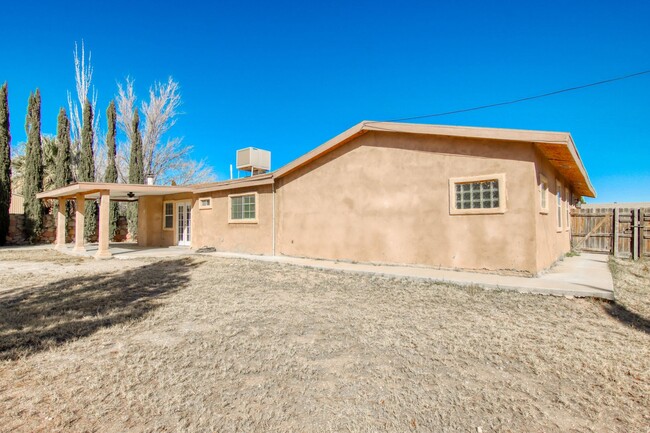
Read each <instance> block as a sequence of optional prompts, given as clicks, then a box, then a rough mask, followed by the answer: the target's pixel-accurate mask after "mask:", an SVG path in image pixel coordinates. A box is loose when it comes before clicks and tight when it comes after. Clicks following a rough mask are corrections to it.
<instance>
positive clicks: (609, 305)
mask: <svg viewBox="0 0 650 433" xmlns="http://www.w3.org/2000/svg"><path fill="white" fill-rule="evenodd" d="M603 309H604V310H605V312H607V314H609V315H610V316H612V317H613V318H614V319H616V320H618V321H619V322H621V323H623V324H624V325H627V326H630V327H632V328H634V329H637V330H639V331H641V332H645V333H646V334H650V320H648V319H646V318H645V317H643V316H641V315H639V314H637V313H635V312H634V311H631V310H629V309H628V308H627V307H626V306H625V305H622V304H619V303H618V302H616V301H613V302H605V303H603Z"/></svg>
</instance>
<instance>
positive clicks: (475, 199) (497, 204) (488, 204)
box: [449, 173, 506, 215]
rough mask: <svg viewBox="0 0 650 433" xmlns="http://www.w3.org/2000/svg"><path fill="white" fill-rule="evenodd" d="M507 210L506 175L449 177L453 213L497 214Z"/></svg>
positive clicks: (450, 211) (450, 203)
mask: <svg viewBox="0 0 650 433" xmlns="http://www.w3.org/2000/svg"><path fill="white" fill-rule="evenodd" d="M505 211H506V175H505V174H504V173H500V174H490V175H484V176H469V177H455V178H451V179H449V213H450V214H451V215H463V214H466V215H472V214H496V213H505Z"/></svg>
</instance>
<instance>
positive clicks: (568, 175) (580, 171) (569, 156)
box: [37, 121, 596, 198]
mask: <svg viewBox="0 0 650 433" xmlns="http://www.w3.org/2000/svg"><path fill="white" fill-rule="evenodd" d="M371 131H372V132H380V133H402V134H422V135H437V136H446V137H466V138H475V139H482V140H493V141H515V142H525V143H533V144H534V145H535V146H537V148H538V149H539V150H540V152H541V153H542V154H543V155H544V156H545V157H546V158H547V159H548V160H549V161H550V163H551V164H552V165H553V166H554V167H555V168H556V169H557V170H558V172H559V173H560V175H561V176H562V177H564V178H565V179H566V180H567V181H568V182H569V183H570V184H571V185H572V187H573V189H574V191H575V192H576V193H578V194H580V195H582V196H586V197H595V196H596V192H595V190H594V187H593V186H592V185H591V181H590V180H589V176H588V175H587V171H586V170H585V167H584V165H583V164H582V160H581V159H580V154H579V153H578V149H577V148H576V145H575V143H574V142H573V138H572V137H571V134H569V133H568V132H549V131H529V130H523V129H500V128H477V127H466V126H446V125H426V124H416V123H394V122H373V121H363V122H361V123H358V124H357V125H355V126H353V127H352V128H350V129H348V130H347V131H344V132H342V133H341V134H339V135H337V136H336V137H334V138H332V139H330V140H328V141H327V142H325V143H323V144H321V145H320V146H318V147H317V148H315V149H313V150H311V151H310V152H307V153H306V154H304V155H302V156H301V157H299V158H297V159H295V160H294V161H292V162H290V163H289V164H286V165H284V166H283V167H280V168H279V169H277V170H275V171H273V172H270V173H265V174H260V175H255V176H250V177H244V178H240V179H230V180H224V181H220V182H212V183H202V184H195V185H187V186H161V185H129V184H105V183H93V182H87V183H77V184H72V185H68V186H66V187H63V188H58V189H55V190H52V191H48V192H43V193H40V194H38V195H37V197H38V198H57V197H64V196H73V195H75V194H76V193H86V194H89V197H90V195H91V194H95V195H98V191H99V190H102V189H103V190H110V191H111V196H114V195H115V196H116V197H117V198H119V197H121V196H126V194H127V193H129V192H133V193H135V195H136V196H140V195H160V194H176V193H180V192H192V193H195V194H202V193H207V192H211V191H220V190H231V189H238V188H246V187H252V186H259V185H270V184H272V183H273V182H274V181H275V179H276V178H280V177H282V176H286V175H287V174H289V173H291V172H293V171H295V170H297V169H298V168H300V167H302V166H304V165H306V164H309V163H310V162H312V161H314V160H316V159H318V158H320V157H321V156H323V155H325V154H327V153H329V152H331V151H333V150H334V149H337V148H339V147H341V146H343V145H344V144H346V143H348V142H350V141H352V140H354V139H355V138H357V137H359V136H361V135H363V134H366V133H367V132H371Z"/></svg>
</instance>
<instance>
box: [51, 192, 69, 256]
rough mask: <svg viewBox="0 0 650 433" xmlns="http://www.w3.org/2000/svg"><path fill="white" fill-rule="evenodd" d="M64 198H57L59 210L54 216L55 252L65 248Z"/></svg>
mask: <svg viewBox="0 0 650 433" xmlns="http://www.w3.org/2000/svg"><path fill="white" fill-rule="evenodd" d="M65 202H66V200H65V198H63V197H59V210H58V212H57V215H56V243H55V244H54V248H56V249H57V250H60V249H63V248H65V233H66V231H67V230H66V224H65Z"/></svg>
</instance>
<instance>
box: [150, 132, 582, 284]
mask: <svg viewBox="0 0 650 433" xmlns="http://www.w3.org/2000/svg"><path fill="white" fill-rule="evenodd" d="M539 173H543V174H544V175H545V176H546V178H547V180H548V183H549V194H548V203H549V211H548V213H547V214H545V213H541V212H540V210H541V206H540V200H539V189H538V184H539ZM501 174H503V175H505V179H506V181H505V182H506V191H505V194H506V211H505V213H503V214H479V215H451V214H450V210H449V208H450V203H449V201H450V197H449V179H450V178H458V177H465V176H467V177H471V176H479V175H501ZM557 176H558V175H557V171H556V170H555V169H554V168H553V166H552V165H551V164H550V162H549V161H548V160H546V159H545V158H544V157H543V156H542V154H541V152H539V151H538V150H537V149H536V147H535V146H534V145H533V144H531V143H524V142H505V141H503V142H495V141H485V140H481V139H467V138H454V137H436V136H424V135H415V134H403V133H399V134H398V133H390V134H388V133H376V132H370V133H367V134H365V135H362V136H361V137H358V138H356V139H355V140H353V141H351V142H349V143H347V144H345V145H343V146H342V147H340V148H338V149H336V150H334V151H332V152H330V153H328V154H326V155H324V156H322V157H320V158H319V159H317V160H315V161H314V162H312V163H310V164H308V165H306V166H304V167H302V168H300V169H298V170H296V171H294V172H293V173H290V174H288V175H287V176H285V177H282V178H279V179H277V181H276V182H277V183H276V187H275V189H276V195H275V215H276V218H275V236H276V247H275V253H276V254H278V255H289V256H299V257H313V258H325V259H335V260H336V259H340V260H351V261H359V262H376V263H406V264H420V265H426V266H440V267H443V268H460V269H486V270H491V271H511V270H516V271H525V272H528V273H532V274H534V273H538V272H539V271H541V270H543V269H545V268H547V267H549V266H550V265H552V264H553V263H554V262H555V261H556V260H557V259H558V258H560V257H562V256H563V255H564V254H565V253H566V252H568V251H569V248H570V234H569V231H568V230H567V229H566V222H565V221H563V229H562V231H561V232H558V231H557V222H556V208H555V204H556V202H555V191H556V189H555V184H556V178H557ZM561 180H562V181H563V179H561ZM562 184H563V186H564V185H565V183H564V181H563V182H562ZM246 192H257V193H258V202H257V207H258V222H257V223H254V224H242V223H229V221H228V212H229V209H228V195H229V194H241V193H246ZM502 193H503V192H502ZM563 196H564V192H563ZM203 197H211V199H212V208H211V209H200V208H199V206H200V205H199V199H200V198H203ZM180 200H183V201H184V200H191V202H192V206H193V207H192V247H193V248H199V247H202V246H213V247H215V248H216V249H217V250H219V251H231V252H243V253H251V254H269V255H270V254H273V233H274V227H273V207H274V205H273V187H272V186H271V185H264V186H257V187H249V188H244V189H234V190H230V191H215V192H211V193H207V194H196V195H192V194H176V195H173V196H163V197H142V198H141V199H140V228H139V243H140V244H141V245H145V246H170V245H174V244H175V242H176V237H175V235H176V231H175V230H176V227H175V226H174V230H162V218H163V217H162V212H163V203H164V202H166V201H175V202H178V201H180ZM565 209H566V208H565ZM174 212H175V213H176V206H174ZM565 212H566V211H565V210H563V218H564V217H565V215H566V213H565ZM175 224H176V215H175V214H174V225H175Z"/></svg>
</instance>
